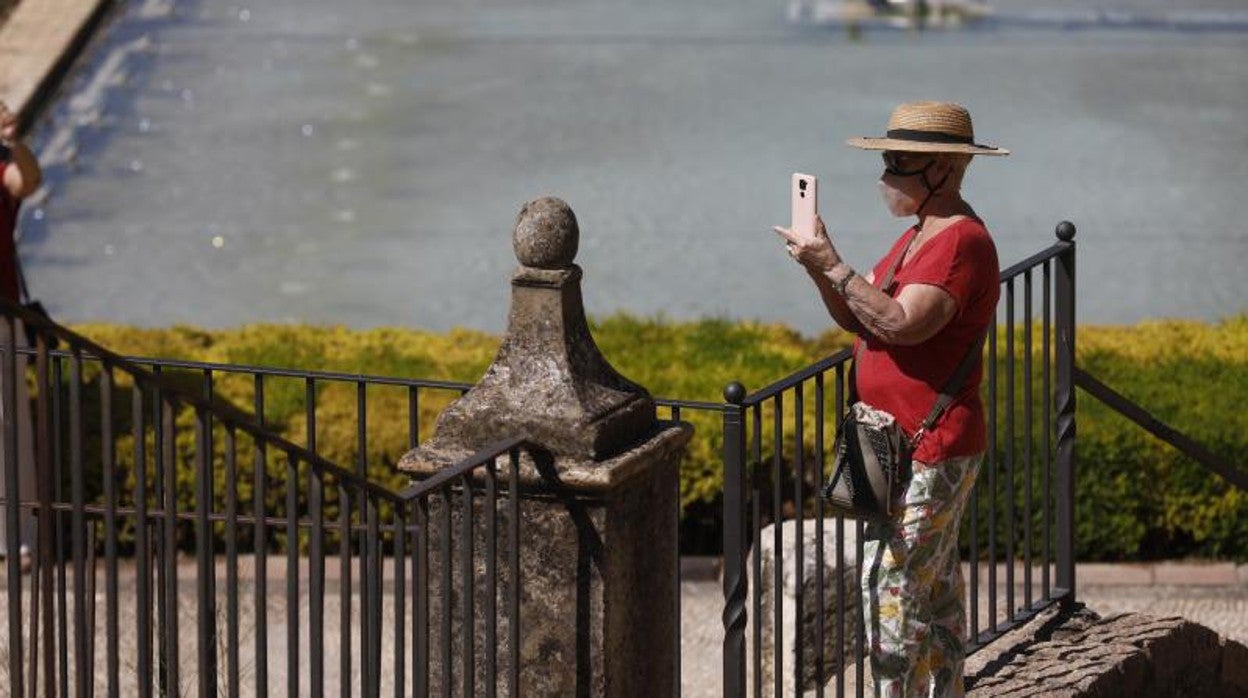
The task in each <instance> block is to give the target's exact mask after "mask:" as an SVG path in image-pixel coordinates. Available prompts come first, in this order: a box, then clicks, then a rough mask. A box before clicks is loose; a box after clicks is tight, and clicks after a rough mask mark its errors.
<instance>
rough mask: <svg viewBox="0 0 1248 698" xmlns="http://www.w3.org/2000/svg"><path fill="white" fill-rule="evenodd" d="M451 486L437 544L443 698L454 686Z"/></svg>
mask: <svg viewBox="0 0 1248 698" xmlns="http://www.w3.org/2000/svg"><path fill="white" fill-rule="evenodd" d="M452 506H454V505H453V504H452V503H451V486H450V484H447V485H445V486H444V487H443V488H442V522H441V524H442V525H441V526H440V527H439V528H441V531H439V533H440V534H441V538H440V540H439V541H438V543H439V551H438V552H439V553H440V555H441V560H440V561H439V562H440V563H441V567H442V575H441V576H442V579H441V586H442V588H441V589H440V590H439V591H440V592H441V597H442V598H441V603H439V604H438V606H439V609H438V610H439V612H440V614H441V618H440V619H439V620H440V621H441V625H440V628H441V640H442V643H441V644H442V646H441V647H440V648H439V649H440V650H441V654H442V667H441V668H442V696H443V698H451V687H452V685H453V684H454V678H453V676H454V672H453V671H452V665H451V614H452V612H453V610H452V608H451V603H452V594H451V569H452V568H453V566H454V561H453V559H452V557H451V507H452Z"/></svg>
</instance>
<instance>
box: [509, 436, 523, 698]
mask: <svg viewBox="0 0 1248 698" xmlns="http://www.w3.org/2000/svg"><path fill="white" fill-rule="evenodd" d="M509 461H510V465H511V472H510V473H509V475H510V477H509V480H510V481H509V482H508V483H507V484H508V487H509V489H510V490H511V492H510V493H509V496H508V502H507V504H508V507H509V509H510V511H509V512H508V513H509V516H508V522H507V556H508V567H510V568H511V569H510V571H509V577H510V579H511V587H510V590H509V593H508V598H507V606H508V608H507V617H508V618H509V619H510V620H509V622H508V625H507V632H508V633H509V634H510V638H509V642H508V646H509V648H510V654H511V657H510V659H509V660H508V666H507V672H508V677H507V678H508V681H507V685H508V689H509V694H508V695H512V696H518V695H520V620H521V619H520V584H521V581H522V580H521V578H520V451H519V449H513V450H512V451H511V453H510V458H509Z"/></svg>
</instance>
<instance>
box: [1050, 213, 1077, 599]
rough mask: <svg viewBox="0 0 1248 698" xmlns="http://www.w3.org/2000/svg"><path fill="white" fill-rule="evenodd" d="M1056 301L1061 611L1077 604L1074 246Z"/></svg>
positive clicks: (1067, 230)
mask: <svg viewBox="0 0 1248 698" xmlns="http://www.w3.org/2000/svg"><path fill="white" fill-rule="evenodd" d="M1073 234H1074V227H1073V226H1071V225H1069V224H1067V223H1063V224H1061V225H1059V226H1058V235H1059V236H1063V237H1067V238H1069V237H1070V236H1071V235H1073ZM1054 290H1055V292H1056V297H1055V298H1054V301H1055V302H1056V305H1057V307H1056V309H1055V310H1056V317H1055V320H1056V322H1057V327H1056V330H1057V332H1056V334H1057V339H1058V346H1057V356H1056V357H1055V360H1056V366H1055V369H1056V372H1057V393H1058V394H1057V396H1056V397H1057V414H1056V424H1057V427H1056V431H1057V461H1058V472H1057V490H1058V492H1057V580H1056V583H1057V585H1058V586H1059V587H1061V588H1062V589H1064V590H1065V591H1064V598H1063V608H1064V609H1065V610H1068V611H1069V610H1071V609H1072V608H1073V607H1074V604H1075V603H1076V601H1077V597H1076V581H1075V509H1074V507H1075V480H1076V478H1075V458H1076V455H1075V431H1076V428H1075V424H1076V414H1075V403H1076V399H1077V398H1076V391H1075V333H1076V331H1077V329H1078V325H1077V324H1076V319H1075V314H1076V307H1075V245H1074V242H1073V241H1071V242H1068V243H1067V247H1066V250H1065V251H1064V252H1063V253H1062V255H1061V256H1060V257H1058V264H1057V278H1056V284H1055V289H1054Z"/></svg>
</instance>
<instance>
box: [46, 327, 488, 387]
mask: <svg viewBox="0 0 1248 698" xmlns="http://www.w3.org/2000/svg"><path fill="white" fill-rule="evenodd" d="M57 335H58V336H59V337H60V338H61V339H64V340H70V339H73V340H77V339H79V338H78V337H77V336H76V335H73V334H72V333H69V332H65V331H62V332H58V333H57ZM81 339H85V338H81ZM70 343H71V344H73V343H75V342H70ZM84 343H85V344H86V345H87V346H88V347H89V348H88V349H87V350H86V351H83V355H84V356H85V357H86V358H88V359H98V358H99V357H100V355H101V354H103V355H112V352H107V351H104V352H98V351H95V349H96V348H97V347H96V346H95V345H94V344H93V343H91V342H84ZM116 358H119V359H122V360H124V361H125V362H126V363H130V364H134V365H136V366H151V367H155V366H163V367H165V368H171V369H177V370H188V371H201V370H213V371H228V372H230V373H244V374H250V375H254V376H264V377H268V378H302V379H309V380H316V381H334V382H339V383H356V382H359V381H361V380H366V381H368V382H369V383H373V384H376V385H396V386H403V387H413V388H431V389H434V390H455V391H460V390H464V389H467V388H471V387H472V385H471V384H469V383H463V382H459V381H442V380H430V379H423V378H396V377H393V376H371V375H366V374H363V373H342V372H338V371H307V370H303V369H286V368H274V367H272V366H257V365H252V364H226V363H212V362H207V361H185V360H179V359H164V358H153V357H146V356H120V355H116Z"/></svg>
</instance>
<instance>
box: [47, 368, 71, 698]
mask: <svg viewBox="0 0 1248 698" xmlns="http://www.w3.org/2000/svg"><path fill="white" fill-rule="evenodd" d="M64 359H65V357H57V358H56V360H55V361H53V363H52V383H53V385H54V386H55V388H53V390H52V433H53V434H55V435H56V436H55V438H53V439H52V471H53V476H52V499H53V500H54V501H57V502H62V501H65V495H64V485H63V484H62V483H64V482H65V460H64V456H65V453H64V448H63V443H62V438H61V435H62V434H64V433H65V430H64V425H65V402H66V401H67V397H66V395H65V391H66V390H67V386H66V385H65V371H64V368H65V361H64ZM53 529H54V531H53V537H54V538H55V540H56V549H57V550H65V517H64V516H63V515H60V516H53ZM56 595H57V604H56V625H57V647H58V648H60V651H59V652H57V655H58V657H57V662H58V668H59V669H60V673H59V674H58V676H59V677H60V679H61V680H60V681H59V682H57V683H58V684H59V685H58V686H57V687H56V688H57V689H58V690H59V695H60V696H61V697H62V698H67V696H69V612H68V608H67V607H68V605H69V604H68V591H67V582H66V578H65V565H64V564H58V565H57V566H56ZM49 639H51V638H49ZM51 687H52V684H51V683H49V684H48V688H51Z"/></svg>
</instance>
